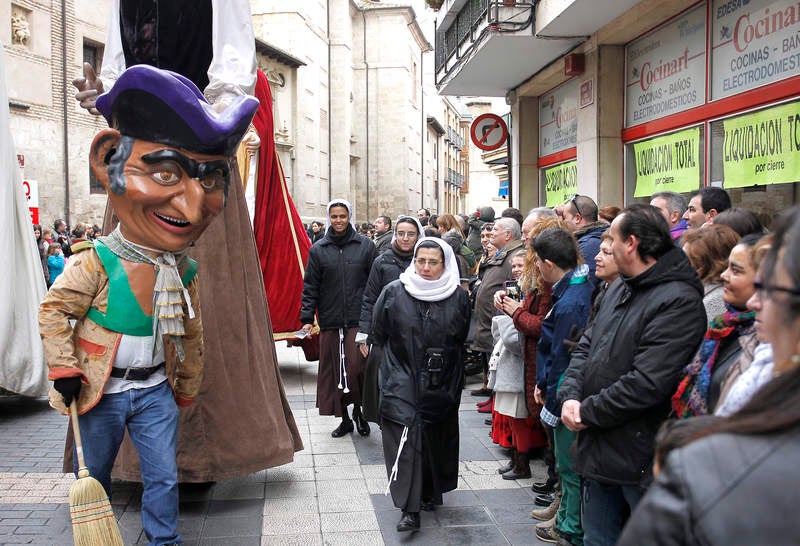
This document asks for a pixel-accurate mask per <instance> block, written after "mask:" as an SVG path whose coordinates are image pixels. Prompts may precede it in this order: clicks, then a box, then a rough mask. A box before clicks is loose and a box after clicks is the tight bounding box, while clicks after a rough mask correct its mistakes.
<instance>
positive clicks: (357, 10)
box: [0, 0, 467, 224]
mask: <svg viewBox="0 0 800 546" xmlns="http://www.w3.org/2000/svg"><path fill="white" fill-rule="evenodd" d="M409 2H416V4H420V5H421V3H420V2H417V1H416V0H408V2H403V3H388V2H378V1H369V0H298V1H293V2H287V1H286V0H251V2H250V6H251V13H252V22H253V30H254V33H255V36H256V51H257V56H258V66H259V68H260V69H261V70H263V71H264V72H265V74H266V75H267V78H268V80H269V81H270V86H271V89H272V93H273V107H274V113H275V140H276V147H277V150H278V153H279V155H280V157H281V161H282V164H283V168H284V174H285V176H286V178H287V182H288V187H289V190H290V192H291V194H292V196H293V198H294V200H295V204H296V206H297V208H298V211H299V212H300V214H301V216H302V217H303V218H304V219H305V220H311V219H314V218H321V217H323V216H324V213H325V204H326V203H327V202H328V201H329V200H330V199H331V198H333V197H344V198H347V199H349V200H350V201H351V202H352V203H353V204H354V207H355V211H356V217H357V219H358V220H359V221H366V220H371V219H374V218H375V217H376V216H378V215H381V214H387V215H389V216H396V215H397V214H400V213H409V212H415V211H416V210H417V209H419V208H422V207H425V208H429V209H431V211H432V212H445V211H447V212H458V211H460V210H462V209H463V193H464V191H463V190H464V189H466V188H462V187H458V186H457V185H455V184H454V181H455V177H453V176H452V174H451V171H453V172H458V173H460V175H461V177H462V179H465V177H466V173H467V162H466V155H463V154H457V156H458V160H456V161H453V160H452V159H451V158H450V157H448V158H444V157H443V156H442V151H443V150H445V149H450V148H452V142H453V141H452V139H450V138H449V137H448V132H447V130H448V129H449V128H451V127H452V130H453V131H456V132H460V133H461V138H462V140H463V139H465V138H466V134H467V133H466V130H465V128H464V127H465V126H464V125H463V120H462V119H461V118H460V115H459V111H458V110H457V109H454V108H452V106H448V104H447V103H445V102H443V100H442V99H441V98H440V97H439V96H438V94H437V92H436V89H435V87H434V85H433V54H432V46H431V44H430V42H429V41H428V40H427V39H426V37H425V35H424V33H423V31H422V25H423V24H426V25H430V26H431V27H432V25H433V15H432V14H431V13H430V12H426V11H424V9H423V11H421V12H420V10H419V9H418V10H416V11H415V9H414V8H412V7H411V6H410V5H408V3H409ZM420 5H418V6H417V7H418V8H420ZM108 9H109V6H108V3H107V2H93V1H91V0H66V1H65V2H64V7H63V10H62V6H61V5H60V4H59V3H52V2H46V1H44V0H11V1H9V0H0V20H4V21H6V22H7V24H6V26H5V29H6V30H4V31H0V43H2V45H3V47H4V49H5V52H6V63H7V66H6V73H7V74H8V82H7V86H8V91H9V97H10V101H11V125H12V127H11V130H12V134H13V135H14V139H15V145H16V148H17V152H18V153H19V154H21V155H23V156H24V159H25V170H24V173H25V177H26V178H27V179H28V180H33V181H36V182H38V187H39V196H40V197H39V205H40V221H41V222H42V223H44V224H50V223H52V221H53V220H54V219H56V218H65V219H67V220H68V221H69V223H70V224H74V223H75V222H77V221H84V222H91V223H101V221H102V217H103V213H104V208H105V202H106V197H105V194H104V193H103V190H102V188H101V187H99V186H98V185H96V184H94V185H93V184H92V181H91V175H90V171H89V165H88V150H89V145H90V144H91V141H92V138H93V137H94V135H95V134H96V133H97V132H98V131H100V130H101V129H102V128H103V127H104V126H105V122H104V120H103V119H102V118H100V117H96V116H92V115H90V114H89V113H87V112H86V111H85V110H83V109H81V108H80V107H79V105H78V104H77V102H76V101H75V100H74V88H73V86H72V84H71V82H72V80H73V79H74V78H76V77H78V76H80V75H81V72H82V63H83V62H84V61H88V62H90V63H91V64H93V65H94V66H95V68H96V69H97V71H98V72H99V69H100V64H101V62H102V56H103V44H104V41H105V37H106V24H107V21H108V17H109V13H108ZM418 12H420V13H422V15H423V21H422V22H421V21H420V19H419V18H418ZM425 17H427V19H425ZM64 52H66V56H65V55H64ZM448 109H449V110H448ZM453 112H455V117H453ZM429 118H434V119H435V120H437V121H438V120H449V119H450V118H452V119H451V120H450V121H447V122H445V123H444V124H443V125H444V127H446V129H445V133H444V134H439V133H438V132H437V131H436V130H435V129H434V128H433V127H432V126H431V125H430V123H429V121H428V119H429ZM459 161H460V163H459ZM448 169H450V170H448Z"/></svg>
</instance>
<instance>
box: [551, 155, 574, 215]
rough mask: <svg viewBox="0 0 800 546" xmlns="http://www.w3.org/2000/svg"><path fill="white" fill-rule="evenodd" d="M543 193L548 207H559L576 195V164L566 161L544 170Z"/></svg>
mask: <svg viewBox="0 0 800 546" xmlns="http://www.w3.org/2000/svg"><path fill="white" fill-rule="evenodd" d="M544 193H545V195H546V196H547V204H546V206H548V207H555V206H556V205H560V204H562V203H564V201H567V200H568V199H569V198H571V197H572V196H573V195H575V194H576V193H578V162H577V161H575V160H573V161H567V162H566V163H559V164H558V165H556V166H554V167H548V168H547V169H544Z"/></svg>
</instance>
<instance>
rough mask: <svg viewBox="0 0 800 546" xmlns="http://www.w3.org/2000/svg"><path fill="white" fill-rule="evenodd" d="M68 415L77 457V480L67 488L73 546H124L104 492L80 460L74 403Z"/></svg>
mask: <svg viewBox="0 0 800 546" xmlns="http://www.w3.org/2000/svg"><path fill="white" fill-rule="evenodd" d="M69 413H70V417H71V418H72V431H73V432H74V434H75V451H76V452H77V454H78V479H77V481H76V482H75V483H73V484H72V486H71V487H70V488H69V517H70V519H71V520H72V538H73V540H74V541H75V546H124V544H123V542H122V536H121V535H120V534H119V527H118V526H117V520H116V518H115V517H114V512H113V511H112V510H111V503H110V502H109V501H108V495H107V494H106V490H105V489H103V486H102V485H101V484H100V482H98V481H97V480H95V479H94V478H92V477H91V476H90V475H89V469H88V468H86V462H85V461H84V460H83V445H82V444H81V431H80V428H79V427H78V403H77V402H76V401H75V400H74V399H73V400H72V404H70V407H69Z"/></svg>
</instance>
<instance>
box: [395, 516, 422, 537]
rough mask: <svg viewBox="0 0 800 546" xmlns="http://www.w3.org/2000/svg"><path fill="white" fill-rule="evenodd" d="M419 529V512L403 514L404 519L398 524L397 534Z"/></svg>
mask: <svg viewBox="0 0 800 546" xmlns="http://www.w3.org/2000/svg"><path fill="white" fill-rule="evenodd" d="M418 529H419V512H403V517H401V518H400V521H399V522H398V523H397V532H398V533H403V532H405V531H416V530H418Z"/></svg>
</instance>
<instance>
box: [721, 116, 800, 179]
mask: <svg viewBox="0 0 800 546" xmlns="http://www.w3.org/2000/svg"><path fill="white" fill-rule="evenodd" d="M723 128H724V131H725V136H724V139H723V144H722V166H723V175H724V177H725V179H724V182H723V183H724V185H725V187H726V188H743V187H747V186H755V185H762V184H787V183H790V182H798V181H800V102H793V103H791V104H784V105H781V106H776V107H773V108H767V109H766V110H761V111H759V112H755V113H752V114H745V115H744V116H739V117H736V118H731V119H726V120H725V121H724V122H723Z"/></svg>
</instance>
